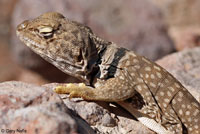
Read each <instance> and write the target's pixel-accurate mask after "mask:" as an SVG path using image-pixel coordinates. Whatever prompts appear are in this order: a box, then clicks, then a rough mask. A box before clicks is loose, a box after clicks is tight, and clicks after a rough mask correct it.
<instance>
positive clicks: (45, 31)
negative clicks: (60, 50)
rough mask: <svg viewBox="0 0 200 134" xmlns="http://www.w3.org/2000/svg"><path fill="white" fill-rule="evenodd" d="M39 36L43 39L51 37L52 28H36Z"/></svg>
mask: <svg viewBox="0 0 200 134" xmlns="http://www.w3.org/2000/svg"><path fill="white" fill-rule="evenodd" d="M38 30H39V33H40V35H42V36H43V37H46V38H47V37H51V36H52V35H53V28H52V27H49V26H42V27H39V28H38Z"/></svg>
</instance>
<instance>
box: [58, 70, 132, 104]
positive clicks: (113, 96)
mask: <svg viewBox="0 0 200 134" xmlns="http://www.w3.org/2000/svg"><path fill="white" fill-rule="evenodd" d="M126 75H127V73H126V71H125V70H121V71H120V75H119V76H117V77H114V78H110V79H107V80H99V81H98V82H97V83H96V84H95V87H91V86H86V85H85V84H83V83H82V84H72V83H70V84H65V85H63V86H58V87H56V88H55V92H57V93H67V94H70V97H71V98H73V97H81V98H83V99H84V100H93V101H107V102H118V101H124V100H126V99H128V98H130V97H132V96H133V95H134V93H135V90H134V88H133V87H134V85H133V83H130V82H128V81H129V80H128V78H127V76H126ZM125 78H126V79H125Z"/></svg>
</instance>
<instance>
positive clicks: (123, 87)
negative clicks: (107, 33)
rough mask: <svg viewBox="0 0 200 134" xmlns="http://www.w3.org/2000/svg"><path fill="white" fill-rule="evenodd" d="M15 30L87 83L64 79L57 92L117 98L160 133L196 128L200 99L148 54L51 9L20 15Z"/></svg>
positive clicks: (199, 127)
mask: <svg viewBox="0 0 200 134" xmlns="http://www.w3.org/2000/svg"><path fill="white" fill-rule="evenodd" d="M17 35H18V37H19V38H20V40H21V41H22V42H24V43H25V44H26V45H27V46H28V47H30V48H31V49H32V50H33V51H34V52H35V53H37V54H39V55H40V56H41V57H43V58H44V59H46V60H47V61H49V62H50V63H52V64H53V65H55V66H56V67H57V68H59V69H60V70H62V71H63V72H65V73H67V74H69V75H72V76H74V77H77V78H79V79H81V80H82V81H83V82H84V83H85V84H86V85H87V86H86V85H84V84H81V85H74V84H69V85H67V84H66V86H59V87H57V88H56V89H55V91H56V92H57V93H68V94H70V97H82V98H83V99H85V100H95V101H107V102H117V103H118V104H119V105H121V106H122V107H123V108H125V109H126V110H127V111H129V112H130V113H131V114H133V116H135V117H136V118H137V119H138V120H139V121H141V122H142V123H143V124H144V125H145V126H147V127H148V128H150V129H152V130H153V131H155V132H157V133H160V134H164V133H176V134H200V104H199V103H198V102H197V101H196V100H195V99H194V97H193V96H192V95H191V94H190V93H189V92H188V91H187V90H186V89H185V88H184V87H183V86H182V85H181V83H180V82H178V81H177V80H176V79H175V78H174V77H173V76H172V75H171V74H170V73H168V72H167V71H166V70H165V69H163V68H162V67H160V66H159V65H157V64H156V63H153V62H151V61H150V60H148V59H147V58H145V57H143V56H139V55H136V54H135V53H134V52H132V51H129V50H127V49H124V48H120V47H117V46H116V45H115V44H114V43H112V42H108V41H105V40H103V39H101V38H99V37H97V36H96V35H95V34H93V33H92V31H91V29H90V28H88V27H86V26H84V25H82V24H79V23H77V22H74V21H70V20H68V19H66V18H65V17H64V16H63V15H61V14H59V13H55V12H49V13H45V14H43V15H41V16H39V17H37V18H35V19H33V20H29V21H24V22H23V23H22V24H20V25H19V26H18V27H17Z"/></svg>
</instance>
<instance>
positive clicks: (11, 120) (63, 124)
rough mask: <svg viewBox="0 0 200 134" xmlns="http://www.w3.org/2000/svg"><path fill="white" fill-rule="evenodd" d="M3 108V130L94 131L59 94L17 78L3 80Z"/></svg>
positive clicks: (0, 112) (0, 101) (43, 132)
mask: <svg viewBox="0 0 200 134" xmlns="http://www.w3.org/2000/svg"><path fill="white" fill-rule="evenodd" d="M0 107H1V109H0V126H1V132H2V130H3V131H9V132H11V131H12V132H13V131H15V132H16V133H17V132H18V133H19V131H21V132H24V133H29V134H38V133H41V134H51V133H54V134H66V133H67V134H78V133H81V134H88V133H91V134H94V131H93V130H92V128H90V126H89V125H88V124H87V123H86V122H84V121H83V120H82V119H81V118H80V117H78V116H77V115H76V114H74V113H73V112H72V111H71V110H69V109H68V108H67V107H66V106H65V104H64V103H63V101H62V100H61V99H60V98H59V96H58V95H57V94H56V93H54V92H52V91H51V90H49V89H46V88H45V87H39V86H35V85H31V84H26V83H22V82H14V81H12V82H4V83H0Z"/></svg>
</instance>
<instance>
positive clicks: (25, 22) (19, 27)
mask: <svg viewBox="0 0 200 134" xmlns="http://www.w3.org/2000/svg"><path fill="white" fill-rule="evenodd" d="M27 26H28V20H25V21H24V22H22V23H21V24H20V25H18V26H17V29H18V30H22V29H25V28H26V27H27Z"/></svg>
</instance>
